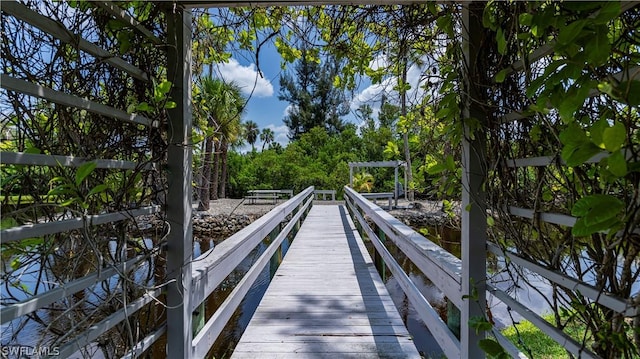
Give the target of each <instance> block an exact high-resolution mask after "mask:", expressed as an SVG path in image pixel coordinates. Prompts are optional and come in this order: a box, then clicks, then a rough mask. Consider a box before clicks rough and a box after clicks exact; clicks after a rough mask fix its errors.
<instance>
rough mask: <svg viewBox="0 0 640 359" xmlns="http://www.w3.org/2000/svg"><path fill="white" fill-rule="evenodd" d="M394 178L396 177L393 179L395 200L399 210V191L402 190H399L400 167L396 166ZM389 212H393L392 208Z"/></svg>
mask: <svg viewBox="0 0 640 359" xmlns="http://www.w3.org/2000/svg"><path fill="white" fill-rule="evenodd" d="M393 176H394V177H393V178H394V181H393V185H394V186H395V189H394V191H393V198H394V199H395V200H396V208H397V207H398V191H399V190H400V188H398V187H399V186H398V184H399V182H398V166H396V167H395V168H394V169H393ZM389 210H391V208H389Z"/></svg>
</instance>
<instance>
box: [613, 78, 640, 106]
mask: <svg viewBox="0 0 640 359" xmlns="http://www.w3.org/2000/svg"><path fill="white" fill-rule="evenodd" d="M618 89H619V90H621V91H622V94H623V97H624V98H625V99H626V100H627V103H628V104H629V105H631V106H640V81H637V80H631V81H624V82H621V83H620V86H619V87H618Z"/></svg>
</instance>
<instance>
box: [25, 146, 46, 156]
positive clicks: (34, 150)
mask: <svg viewBox="0 0 640 359" xmlns="http://www.w3.org/2000/svg"><path fill="white" fill-rule="evenodd" d="M24 152H25V153H34V154H40V153H42V151H40V149H39V148H37V147H33V146H29V147H27V149H26V150H25V151H24Z"/></svg>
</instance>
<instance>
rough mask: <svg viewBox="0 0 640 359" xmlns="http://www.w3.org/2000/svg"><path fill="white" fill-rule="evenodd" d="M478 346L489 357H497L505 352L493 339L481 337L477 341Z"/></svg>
mask: <svg viewBox="0 0 640 359" xmlns="http://www.w3.org/2000/svg"><path fill="white" fill-rule="evenodd" d="M478 346H479V347H480V349H482V351H484V352H485V353H487V354H488V355H489V356H490V357H498V356H501V355H502V354H504V353H505V351H504V348H502V346H500V344H498V342H496V341H495V340H493V339H482V340H480V342H478Z"/></svg>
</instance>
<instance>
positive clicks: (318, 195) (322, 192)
mask: <svg viewBox="0 0 640 359" xmlns="http://www.w3.org/2000/svg"><path fill="white" fill-rule="evenodd" d="M314 195H315V199H317V200H322V201H327V196H329V197H331V200H332V201H335V200H336V190H335V189H317V190H315V191H314Z"/></svg>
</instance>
